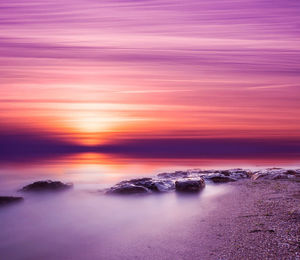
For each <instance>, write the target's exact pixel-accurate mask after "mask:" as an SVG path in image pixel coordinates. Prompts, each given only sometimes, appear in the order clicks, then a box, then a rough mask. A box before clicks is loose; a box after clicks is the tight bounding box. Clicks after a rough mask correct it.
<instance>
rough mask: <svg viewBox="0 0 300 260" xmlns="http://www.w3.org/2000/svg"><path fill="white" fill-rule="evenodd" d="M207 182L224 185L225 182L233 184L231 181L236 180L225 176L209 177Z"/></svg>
mask: <svg viewBox="0 0 300 260" xmlns="http://www.w3.org/2000/svg"><path fill="white" fill-rule="evenodd" d="M208 180H210V181H212V182H214V183H226V182H233V181H237V180H236V179H232V178H230V177H227V176H221V175H220V176H212V177H209V178H208Z"/></svg>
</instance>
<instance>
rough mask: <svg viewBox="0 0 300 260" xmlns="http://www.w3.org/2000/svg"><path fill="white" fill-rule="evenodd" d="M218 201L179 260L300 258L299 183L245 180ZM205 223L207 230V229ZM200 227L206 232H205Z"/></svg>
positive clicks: (193, 235)
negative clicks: (186, 252)
mask: <svg viewBox="0 0 300 260" xmlns="http://www.w3.org/2000/svg"><path fill="white" fill-rule="evenodd" d="M226 185H230V186H231V187H232V190H231V192H229V193H227V194H226V195H224V196H222V197H221V198H219V199H218V205H219V207H217V208H216V209H215V212H213V214H210V216H209V217H207V218H205V219H202V220H200V219H199V220H198V224H197V225H196V226H195V227H194V232H193V233H192V234H191V236H192V237H193V238H191V240H193V241H197V242H196V243H195V244H194V243H193V248H190V254H187V255H186V256H181V257H178V259H224V260H225V259H300V182H297V181H289V180H257V181H251V180H242V181H238V182H235V183H231V184H226ZM204 226H205V228H203V227H204ZM200 230H201V231H200Z"/></svg>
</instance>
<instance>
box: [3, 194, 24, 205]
mask: <svg viewBox="0 0 300 260" xmlns="http://www.w3.org/2000/svg"><path fill="white" fill-rule="evenodd" d="M23 200H24V199H23V198H22V197H12V196H0V206H5V205H9V204H12V203H16V202H21V201H23Z"/></svg>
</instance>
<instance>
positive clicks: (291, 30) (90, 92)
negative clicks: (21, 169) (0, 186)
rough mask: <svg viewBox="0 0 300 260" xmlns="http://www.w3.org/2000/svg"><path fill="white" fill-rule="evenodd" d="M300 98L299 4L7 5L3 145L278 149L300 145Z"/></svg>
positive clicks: (83, 1)
mask: <svg viewBox="0 0 300 260" xmlns="http://www.w3.org/2000/svg"><path fill="white" fill-rule="evenodd" d="M299 101H300V2H299V1H298V0H272V1H269V0H262V1H258V0H252V1H249V0H202V1H198V0H197V1H196V0H186V1H179V0H107V1H106V0H102V1H97V0H52V1H45V0H3V1H0V143H1V138H2V144H4V145H6V147H8V146H9V145H8V144H7V140H10V139H9V138H8V136H10V138H11V139H12V140H14V142H15V143H22V140H23V141H24V140H25V141H24V144H26V145H28V139H30V140H31V141H32V142H36V140H37V139H38V140H41V139H43V140H49V139H51V140H54V139H55V140H60V141H63V142H69V143H72V144H78V145H83V146H86V145H88V146H98V145H108V144H118V143H130V142H131V143H134V144H136V143H137V140H141V142H142V143H143V142H144V143H145V141H146V142H147V140H152V141H153V143H159V142H160V141H162V142H160V145H161V144H165V143H164V142H168V145H170V141H168V140H173V141H172V142H171V143H176V142H178V140H179V142H181V141H180V140H185V139H190V140H196V141H197V140H198V141H199V140H213V142H216V140H222V141H221V143H222V144H223V146H224V147H225V146H226V147H228V142H229V144H230V142H231V141H232V140H233V141H232V142H233V143H234V142H239V141H236V140H244V141H241V142H242V143H243V144H244V143H245V142H246V143H249V140H253V139H255V140H266V142H270V141H269V140H275V141H274V142H276V140H278V143H280V145H281V144H282V142H283V141H282V140H286V139H289V140H292V141H293V140H294V141H295V142H298V141H299V140H300V120H299V118H300V102H299ZM16 137H18V138H17V139H16ZM22 138H23V139H22ZM3 140H4V141H3ZM16 140H17V141H16ZM226 140H227V141H226ZM230 140H231V141H230ZM245 140H246V141H245ZM51 142H52V143H53V141H51ZM224 142H225V143H226V142H227V143H226V144H225V143H224ZM37 143H39V142H37ZM222 144H221V146H222ZM298 144H299V142H298ZM280 145H279V147H280ZM179 147H180V145H179ZM268 149H271V150H272V149H273V148H268ZM293 149H294V148H292V150H293ZM224 151H225V149H224Z"/></svg>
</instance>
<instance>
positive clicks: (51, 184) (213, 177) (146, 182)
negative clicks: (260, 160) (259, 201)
mask: <svg viewBox="0 0 300 260" xmlns="http://www.w3.org/2000/svg"><path fill="white" fill-rule="evenodd" d="M245 179H249V180H252V181H256V180H291V181H300V169H293V170H292V169H283V168H267V169H263V170H256V171H251V170H246V169H241V168H236V169H228V170H200V169H191V170H187V171H175V172H167V173H160V174H158V175H157V176H156V177H152V178H149V177H147V178H138V179H131V180H126V181H121V182H119V183H117V184H116V185H114V186H112V187H110V188H108V189H105V190H101V192H104V193H105V194H117V195H132V194H133V195H134V194H154V193H164V192H171V191H176V192H183V193H184V192H186V193H196V192H200V191H201V190H202V189H204V188H205V185H206V183H217V184H218V183H231V182H236V181H239V180H245ZM72 187H73V184H71V183H63V182H60V181H51V180H46V181H37V182H34V183H31V184H28V185H26V186H24V187H23V188H21V189H20V190H19V192H58V191H65V190H69V189H70V188H72ZM23 200H24V198H23V197H19V196H18V197H12V196H0V206H3V205H9V204H13V203H15V202H17V201H23Z"/></svg>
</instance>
